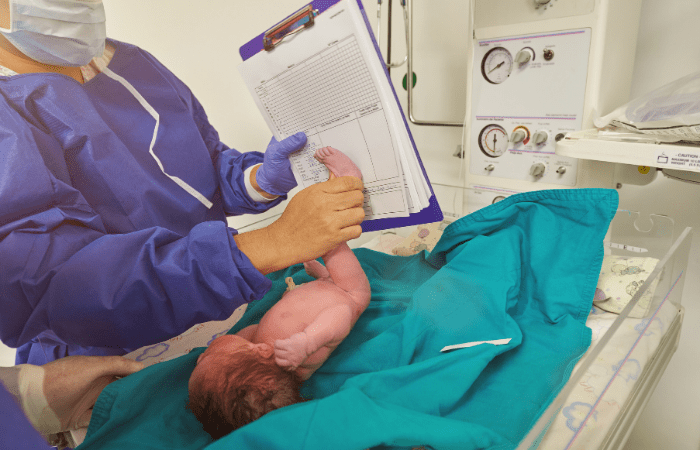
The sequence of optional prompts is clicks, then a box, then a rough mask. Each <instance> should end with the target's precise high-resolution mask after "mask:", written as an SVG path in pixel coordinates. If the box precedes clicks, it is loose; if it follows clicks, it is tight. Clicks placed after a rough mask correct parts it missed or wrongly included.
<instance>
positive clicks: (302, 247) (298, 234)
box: [234, 177, 365, 273]
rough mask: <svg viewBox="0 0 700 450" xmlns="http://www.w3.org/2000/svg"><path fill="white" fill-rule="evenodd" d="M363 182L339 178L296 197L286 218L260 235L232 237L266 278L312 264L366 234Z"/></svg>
mask: <svg viewBox="0 0 700 450" xmlns="http://www.w3.org/2000/svg"><path fill="white" fill-rule="evenodd" d="M362 188H363V184H362V180H360V179H359V178H356V177H340V178H335V179H333V180H329V181H325V182H323V183H318V184H315V185H313V186H310V187H308V188H306V189H304V190H302V191H300V192H299V193H298V194H296V195H295V196H294V197H293V198H292V199H291V200H290V201H289V204H288V205H287V208H286V209H285V210H284V213H283V214H282V216H281V217H280V218H279V219H277V221H275V222H274V223H273V224H272V225H270V226H268V227H267V228H264V229H262V230H255V231H251V232H249V233H243V234H240V235H237V236H235V237H234V239H235V240H236V244H237V245H238V248H239V249H240V250H241V251H242V252H243V253H245V255H246V256H248V258H249V259H250V260H251V262H252V263H253V265H254V266H255V267H256V268H257V269H258V270H260V271H261V272H262V273H270V272H273V271H275V270H279V269H284V268H286V267H289V266H291V265H293V264H297V263H300V262H304V261H310V260H314V259H316V258H319V257H320V256H323V255H325V254H326V253H328V251H330V250H332V249H333V248H335V247H336V246H338V244H340V243H342V242H346V241H348V240H350V239H355V238H357V237H359V236H360V235H361V234H362V228H361V227H360V224H361V223H362V221H363V220H364V217H365V213H364V210H363V209H362V204H363V202H364V195H363V194H362Z"/></svg>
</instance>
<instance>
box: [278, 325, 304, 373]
mask: <svg viewBox="0 0 700 450" xmlns="http://www.w3.org/2000/svg"><path fill="white" fill-rule="evenodd" d="M308 343H309V338H308V337H307V336H306V333H304V332H303V331H302V332H300V333H294V334H293V335H291V336H290V337H289V338H287V339H278V340H276V341H275V362H276V363H277V365H278V366H280V367H282V368H283V369H285V370H289V371H292V370H296V368H297V367H299V366H300V365H301V364H302V363H303V362H304V361H306V358H307V357H308V356H309V355H308V353H306V348H307V346H308Z"/></svg>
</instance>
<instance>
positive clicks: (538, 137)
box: [532, 130, 549, 145]
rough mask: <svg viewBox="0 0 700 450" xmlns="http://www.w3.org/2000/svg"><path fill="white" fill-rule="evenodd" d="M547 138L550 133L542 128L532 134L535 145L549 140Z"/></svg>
mask: <svg viewBox="0 0 700 450" xmlns="http://www.w3.org/2000/svg"><path fill="white" fill-rule="evenodd" d="M547 139H549V133H547V132H546V131H542V130H540V131H537V132H535V134H533V135H532V142H533V143H534V144H535V145H540V144H544V143H545V142H547Z"/></svg>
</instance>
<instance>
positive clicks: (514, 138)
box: [510, 130, 527, 144]
mask: <svg viewBox="0 0 700 450" xmlns="http://www.w3.org/2000/svg"><path fill="white" fill-rule="evenodd" d="M526 137H527V133H525V130H515V131H514V132H513V134H512V135H511V136H510V141H511V142H512V143H513V144H519V143H521V142H522V141H523V140H524V139H525V138H526Z"/></svg>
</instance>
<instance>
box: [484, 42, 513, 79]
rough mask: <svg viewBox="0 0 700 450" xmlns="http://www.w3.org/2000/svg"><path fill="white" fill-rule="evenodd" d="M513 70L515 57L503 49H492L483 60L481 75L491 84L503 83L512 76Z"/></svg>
mask: <svg viewBox="0 0 700 450" xmlns="http://www.w3.org/2000/svg"><path fill="white" fill-rule="evenodd" d="M511 70H513V55H511V54H510V52H509V51H508V50H506V49H505V48H503V47H495V48H492V49H491V50H489V51H488V52H487V53H486V54H485V55H484V59H483V60H481V74H482V75H483V76H484V78H485V79H486V81H488V82H489V83H492V84H500V83H503V82H504V81H506V79H507V78H508V77H509V76H510V72H511Z"/></svg>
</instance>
